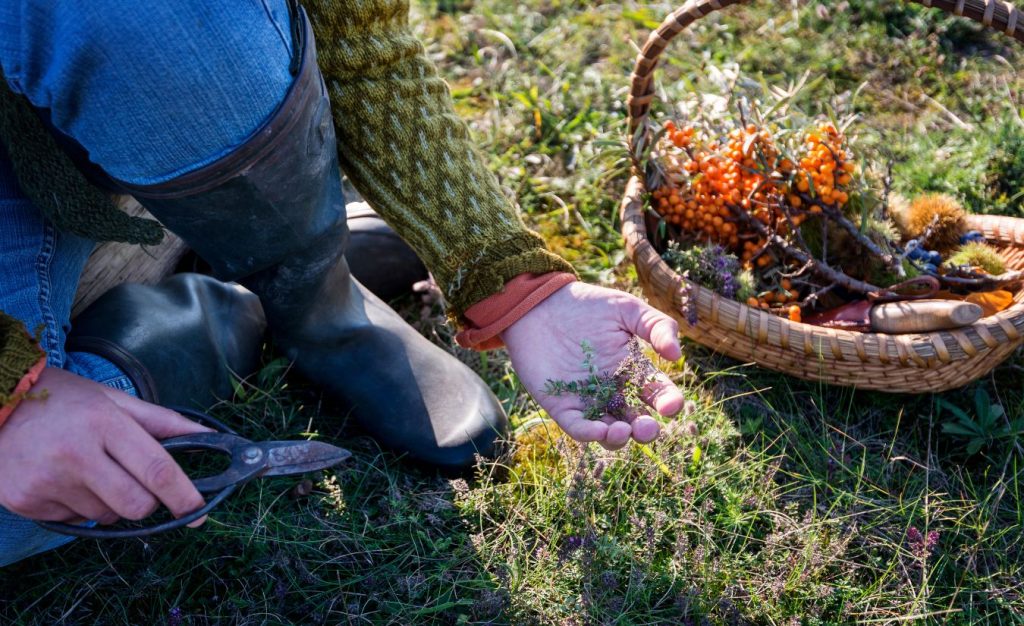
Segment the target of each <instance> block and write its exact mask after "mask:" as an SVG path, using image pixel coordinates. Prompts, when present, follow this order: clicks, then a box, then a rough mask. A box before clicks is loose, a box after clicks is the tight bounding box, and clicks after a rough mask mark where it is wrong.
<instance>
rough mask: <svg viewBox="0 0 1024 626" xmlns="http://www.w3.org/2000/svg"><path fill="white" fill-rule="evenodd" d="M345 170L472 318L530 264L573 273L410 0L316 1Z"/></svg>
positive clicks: (316, 25) (455, 305) (313, 14)
mask: <svg viewBox="0 0 1024 626" xmlns="http://www.w3.org/2000/svg"><path fill="white" fill-rule="evenodd" d="M306 7H307V10H308V11H309V14H310V19H311V22H312V24H313V30H314V33H315V36H316V42H317V53H318V56H319V63H320V68H321V71H322V73H323V75H324V81H325V83H326V85H327V89H328V91H329V94H330V100H331V107H332V111H333V115H334V125H335V129H336V134H337V137H338V154H339V157H340V161H341V164H342V168H343V169H344V170H345V173H346V174H347V175H348V177H349V179H350V180H351V181H352V183H353V185H354V186H355V187H356V189H358V190H359V192H360V193H361V194H362V195H363V196H364V197H366V199H367V200H368V201H369V202H370V204H371V205H372V206H373V207H374V208H375V209H376V210H377V212H378V213H380V215H381V217H382V218H384V220H385V221H387V222H388V223H389V224H390V225H391V226H392V227H393V228H394V229H395V230H396V231H397V232H398V234H399V235H401V236H402V238H403V239H405V240H406V241H407V242H408V243H409V245H410V246H412V248H413V249H414V250H415V251H416V253H417V254H419V256H420V258H422V259H423V261H424V263H425V264H426V266H427V267H428V269H430V271H431V272H432V273H433V275H434V278H435V279H436V280H437V282H438V284H439V285H440V287H441V288H442V290H443V291H444V293H445V295H446V297H447V300H448V302H449V306H450V313H451V314H453V315H454V317H456V318H457V319H459V320H461V321H465V320H464V318H463V317H462V316H463V313H464V312H465V310H466V309H467V308H469V307H470V306H472V305H473V304H475V303H477V302H479V301H481V300H483V299H484V298H486V297H487V296H489V295H491V294H494V293H497V292H498V291H500V290H501V289H502V287H503V286H504V285H505V283H506V282H508V281H509V280H511V279H512V278H514V277H515V276H518V275H520V274H524V273H534V274H540V273H544V272H550V271H567V272H573V269H572V266H571V265H569V263H568V262H566V261H565V260H563V259H561V258H560V257H558V256H556V255H554V254H552V253H551V252H549V251H548V250H547V249H546V248H545V246H544V242H543V240H542V239H541V238H540V237H539V236H538V235H537V234H535V233H533V232H531V231H530V230H528V229H527V228H526V226H525V225H524V223H523V221H522V218H521V217H520V216H519V214H518V212H517V211H516V209H515V207H514V206H513V205H512V203H511V202H509V200H508V199H507V198H506V197H505V196H504V194H503V193H502V191H501V189H500V187H499V185H498V181H497V179H496V177H495V176H494V174H493V173H492V172H491V171H490V170H488V169H487V166H486V164H485V161H484V160H483V158H482V157H481V156H480V154H479V153H478V152H477V149H476V146H475V145H474V143H473V140H472V138H471V137H470V134H469V129H468V127H467V126H466V124H465V123H464V122H463V121H462V120H461V119H460V118H459V117H458V116H457V115H456V113H455V110H454V108H453V105H452V101H451V95H450V93H449V91H448V86H447V85H446V84H445V82H444V81H443V80H442V79H441V78H440V77H439V76H438V74H437V70H436V68H435V67H434V65H433V64H432V63H431V62H430V60H428V59H427V57H426V55H425V54H424V50H423V47H422V45H421V44H420V42H419V41H418V40H417V39H416V37H415V35H413V33H412V31H411V30H410V28H409V22H408V17H409V3H408V0H308V1H307V2H306Z"/></svg>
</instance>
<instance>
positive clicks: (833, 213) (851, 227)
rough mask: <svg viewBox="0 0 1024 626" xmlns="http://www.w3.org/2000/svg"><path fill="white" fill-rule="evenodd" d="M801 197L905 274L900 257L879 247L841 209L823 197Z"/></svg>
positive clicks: (898, 274) (898, 272)
mask: <svg viewBox="0 0 1024 626" xmlns="http://www.w3.org/2000/svg"><path fill="white" fill-rule="evenodd" d="M800 198H801V199H802V200H803V201H804V202H807V203H809V204H811V205H813V206H816V207H819V208H820V209H821V210H822V212H824V213H825V214H826V216H827V217H828V218H829V219H830V220H832V221H833V222H835V223H836V224H839V226H841V227H842V229H843V230H845V231H846V232H847V233H849V234H850V236H851V237H853V238H854V239H856V240H857V243H859V244H860V245H862V246H864V247H865V248H866V249H867V250H868V252H870V253H871V254H873V255H875V256H876V257H878V258H879V259H881V260H882V262H883V263H885V264H886V265H887V266H888V267H889V269H891V270H892V271H893V272H895V273H896V275H897V276H901V277H902V276H904V272H903V265H902V264H901V263H900V262H899V259H898V257H895V256H893V255H892V254H890V253H888V252H886V251H884V250H882V249H881V248H880V247H878V244H876V243H875V242H874V241H871V238H870V237H868V236H867V235H865V234H864V233H862V232H861V231H860V229H859V228H857V226H856V225H855V224H854V223H853V222H851V221H850V220H848V219H846V216H845V215H843V214H842V212H841V211H840V210H839V209H837V208H836V207H835V206H834V205H831V204H827V203H825V202H822V201H821V199H819V198H815V197H814V196H809V195H807V194H805V193H800Z"/></svg>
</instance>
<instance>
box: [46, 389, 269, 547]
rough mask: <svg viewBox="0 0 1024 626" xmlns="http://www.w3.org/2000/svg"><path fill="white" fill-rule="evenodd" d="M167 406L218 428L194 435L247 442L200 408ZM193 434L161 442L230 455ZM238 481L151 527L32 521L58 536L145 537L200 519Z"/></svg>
mask: <svg viewBox="0 0 1024 626" xmlns="http://www.w3.org/2000/svg"><path fill="white" fill-rule="evenodd" d="M168 408H170V409H171V410H172V411H176V412H177V413H181V414H182V415H185V416H187V417H191V418H192V419H194V420H195V421H197V422H199V423H201V424H203V423H205V424H206V425H207V426H210V427H212V428H215V429H217V430H219V431H220V432H218V433H196V435H199V434H202V435H220V436H227V437H234V438H237V439H239V440H241V441H247V440H245V439H242V438H241V437H238V435H237V434H236V433H235V431H234V430H232V429H231V428H230V427H228V425H227V424H225V423H224V422H222V421H220V420H218V419H216V418H214V417H211V416H210V415H207V414H206V413H203V412H201V411H194V410H192V409H186V408H182V407H168ZM196 435H183V436H182V437H172V438H171V439H165V440H164V441H162V442H161V443H162V444H164V447H165V448H167V449H169V450H172V449H175V448H173V447H168V446H167V444H168V443H170V444H171V445H172V446H174V445H175V440H186V439H192V440H193V441H192V445H187V446H186V445H182V446H180V447H178V448H177V449H196V448H203V449H212V450H218V451H222V452H228V453H229V454H230V450H223V449H222V448H220V447H212V446H201V445H196V444H195V437H196ZM224 441H225V440H224V439H221V440H220V442H221V445H223V443H224ZM180 443H186V442H185V441H180ZM234 464H235V463H234V459H232V467H233V466H234ZM229 471H231V468H229V469H228V470H227V471H226V472H224V473H221V474H219V475H217V476H210V477H208V478H200V479H198V480H195V481H192V482H193V484H196V483H200V482H201V481H205V480H210V481H211V482H210V483H209V484H210V485H213V484H214V483H213V482H212V480H214V479H219V478H220V477H222V476H224V475H225V474H226V473H227V472H229ZM256 473H258V472H256ZM252 477H253V476H250V477H249V478H252ZM246 480H248V479H246ZM240 482H244V481H236V482H232V483H230V484H227V485H225V486H224V487H222V488H221V489H220V491H219V492H218V493H217V495H215V496H213V498H211V499H210V500H209V501H208V502H207V503H206V504H205V505H203V506H202V508H199V509H197V510H195V511H192V512H191V513H188V514H186V515H183V516H181V517H179V518H177V519H173V520H169V521H166V522H163V523H161V524H154V525H152V526H144V527H142V528H98V527H96V526H94V525H90V526H80V525H77V524H65V523H63V522H42V521H38V520H37V521H36V524H37V525H39V526H41V527H42V528H45V529H46V530H49V531H51V532H55V533H60V534H62V535H72V536H75V537H84V538H87V539H128V538H131V537H148V536H149V535H155V534H157V533H162V532H165V531H168V530H174V529H175V528H181V527H183V526H187V525H189V524H191V523H192V522H194V521H196V520H197V519H199V518H201V517H202V516H204V515H206V514H207V513H209V512H210V511H212V510H213V509H215V508H217V506H218V505H220V503H221V502H223V501H224V500H225V499H227V497H228V496H230V495H231V494H232V493H233V492H234V491H235V489H236V488H237V487H238V485H239V483H240ZM196 489H198V490H199V491H200V492H203V493H209V492H212V491H216V489H206V490H205V491H204V489H202V488H200V487H199V486H198V485H197V486H196Z"/></svg>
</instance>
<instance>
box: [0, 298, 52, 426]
mask: <svg viewBox="0 0 1024 626" xmlns="http://www.w3.org/2000/svg"><path fill="white" fill-rule="evenodd" d="M44 356H45V353H44V352H43V349H42V348H40V347H39V344H38V343H36V341H35V340H34V339H33V338H32V337H31V336H29V334H28V333H27V332H26V331H25V325H24V324H22V323H21V322H20V321H18V320H16V319H14V318H13V317H11V316H9V315H6V314H5V313H4V312H3V311H0V409H3V408H4V407H5V406H7V405H8V404H9V403H10V402H12V401H13V400H15V398H14V397H13V396H14V392H15V388H17V386H18V383H20V382H21V380H22V379H23V378H25V375H26V374H28V373H29V371H31V370H32V367H33V366H35V365H36V364H37V363H39V360H40V359H42V358H43V357H44Z"/></svg>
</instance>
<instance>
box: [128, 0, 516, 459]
mask: <svg viewBox="0 0 1024 626" xmlns="http://www.w3.org/2000/svg"><path fill="white" fill-rule="evenodd" d="M299 20H300V26H301V28H300V29H299V30H300V32H299V33H297V35H296V36H297V38H298V40H299V41H298V43H299V45H300V46H301V48H302V53H301V64H300V65H299V70H298V75H297V76H296V79H295V83H294V84H293V86H292V88H291V90H290V91H289V93H288V95H287V96H286V98H285V101H284V102H283V103H282V104H281V106H280V107H279V108H278V110H277V111H276V112H275V113H274V114H273V115H272V116H271V119H270V120H269V121H268V122H267V123H266V125H265V126H264V127H263V128H262V129H260V130H259V131H258V132H257V133H255V134H254V136H253V137H252V138H251V139H250V140H249V141H248V142H246V144H245V145H244V146H242V147H240V148H239V149H237V150H236V151H234V152H232V153H231V154H229V155H228V156H226V157H224V158H223V159H221V160H219V161H217V162H216V163H213V164H211V165H209V166H207V167H205V168H203V169H202V170H199V171H196V172H192V173H189V174H187V175H184V176H181V177H179V178H177V179H175V180H172V181H169V182H167V183H163V184H160V185H154V186H147V187H134V186H127V185H125V189H126V190H127V191H128V192H129V193H131V194H132V195H134V196H135V197H136V198H138V199H139V201H140V202H141V203H142V204H143V205H145V206H146V208H148V209H149V210H150V211H151V212H152V213H153V214H154V215H155V216H156V217H157V218H158V219H159V220H160V221H161V222H163V223H164V224H165V225H166V226H167V227H168V228H170V229H171V230H172V231H174V232H175V233H177V234H178V235H179V236H181V237H182V238H183V239H184V240H185V241H186V242H187V243H188V244H189V245H190V246H191V247H192V248H193V249H194V250H195V251H196V252H197V253H198V254H199V255H200V256H201V257H202V258H203V259H205V260H206V261H207V262H208V263H209V264H210V265H211V267H212V268H213V271H214V273H215V274H216V275H217V276H218V277H220V278H222V279H225V280H236V281H238V282H240V283H242V284H244V285H245V286H246V287H248V288H249V289H251V290H252V291H253V292H254V293H256V294H257V295H258V296H259V298H260V301H261V303H262V304H263V309H264V311H265V312H266V315H267V321H268V323H269V325H270V329H271V331H272V332H273V336H274V338H275V342H276V344H277V345H278V346H279V347H281V348H283V349H284V350H285V352H286V353H287V355H288V356H289V357H290V358H291V359H293V360H294V361H295V366H296V368H297V369H298V370H299V371H301V372H302V373H303V374H304V375H305V376H307V377H308V378H310V379H311V380H313V381H314V382H317V383H319V384H321V385H323V386H324V387H325V388H326V389H327V390H329V391H331V392H333V393H334V394H335V395H336V396H337V397H339V398H340V399H341V400H342V401H344V402H345V403H346V404H347V405H348V407H350V408H351V412H352V415H353V417H354V418H355V419H356V420H357V421H358V423H360V424H361V425H362V426H363V427H364V428H365V429H366V430H367V431H369V433H370V434H371V435H373V436H374V437H376V438H377V439H378V441H379V442H380V443H381V444H382V445H384V446H386V447H389V448H392V449H394V450H397V451H399V452H405V453H408V454H409V455H410V456H412V457H414V458H416V459H419V460H422V461H426V462H428V463H431V464H434V465H438V466H443V467H448V468H462V467H466V466H468V465H470V464H471V463H472V462H473V455H474V453H480V454H482V455H487V454H489V453H491V452H492V451H493V449H494V445H495V441H496V440H497V439H498V437H499V435H500V434H501V433H502V432H503V431H504V430H505V427H506V418H505V415H504V412H503V411H502V409H501V406H500V404H498V402H497V399H496V398H495V397H494V394H492V393H491V391H490V389H489V388H488V387H487V385H486V384H484V382H483V381H482V380H480V378H479V377H478V376H477V375H476V374H474V373H473V371H472V370H470V369H469V368H468V367H466V366H465V365H464V364H463V363H461V362H460V361H458V360H457V359H456V358H454V357H453V356H451V355H450V354H448V353H447V352H445V351H443V350H441V349H440V348H438V347H437V346H435V345H433V344H431V343H430V342H429V341H427V340H426V339H425V338H423V336H422V335H420V334H419V333H418V332H416V331H415V330H414V329H413V328H412V327H410V326H409V325H408V324H406V323H405V321H404V320H402V319H401V317H399V316H398V315H397V314H396V313H395V312H394V311H392V310H391V309H390V308H389V307H388V306H387V305H386V304H384V302H382V301H381V300H380V299H379V298H377V297H376V296H374V295H373V294H372V293H370V292H369V291H368V290H367V289H365V288H364V287H363V286H362V285H360V284H359V282H358V281H356V280H355V279H354V278H353V277H352V273H351V271H350V269H349V265H348V263H347V262H346V260H345V256H344V253H345V250H346V246H347V240H348V228H347V226H346V220H345V202H344V196H343V192H342V188H341V178H340V173H339V169H338V157H337V152H336V150H337V147H336V144H335V139H334V127H333V124H332V121H331V114H330V103H329V100H328V98H327V91H326V89H325V87H324V85H323V80H322V78H321V77H320V72H319V69H318V68H317V65H316V53H315V50H314V46H313V36H312V32H311V30H310V28H309V24H308V20H307V19H306V17H305V15H304V14H303V13H302V12H301V11H300V15H299Z"/></svg>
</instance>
